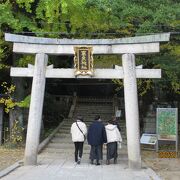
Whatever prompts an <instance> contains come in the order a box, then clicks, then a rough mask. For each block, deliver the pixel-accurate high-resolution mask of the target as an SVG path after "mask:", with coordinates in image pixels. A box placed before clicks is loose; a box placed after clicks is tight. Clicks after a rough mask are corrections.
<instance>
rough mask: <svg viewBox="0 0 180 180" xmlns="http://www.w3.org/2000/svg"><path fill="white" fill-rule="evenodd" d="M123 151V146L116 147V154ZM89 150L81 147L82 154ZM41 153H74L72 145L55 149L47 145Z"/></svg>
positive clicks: (104, 151)
mask: <svg viewBox="0 0 180 180" xmlns="http://www.w3.org/2000/svg"><path fill="white" fill-rule="evenodd" d="M124 149H125V148H124ZM124 151H126V150H123V148H122V149H118V154H120V153H122V152H124ZM89 152H90V148H89V149H83V154H89ZM42 153H56V154H58V153H60V154H62V153H64V154H74V147H73V148H71V149H55V148H48V147H47V148H45V149H44V150H43V151H42ZM103 155H106V149H103Z"/></svg>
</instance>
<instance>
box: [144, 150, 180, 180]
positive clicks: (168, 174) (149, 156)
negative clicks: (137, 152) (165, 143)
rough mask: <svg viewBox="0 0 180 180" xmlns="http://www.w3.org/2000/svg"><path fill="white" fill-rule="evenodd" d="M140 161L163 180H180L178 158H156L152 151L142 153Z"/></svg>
mask: <svg viewBox="0 0 180 180" xmlns="http://www.w3.org/2000/svg"><path fill="white" fill-rule="evenodd" d="M142 160H143V161H144V162H145V163H146V165H147V166H148V167H150V168H152V169H153V170H154V171H155V172H156V173H157V174H158V175H159V176H160V177H162V179H164V180H180V158H179V157H178V158H158V153H156V152H154V151H142Z"/></svg>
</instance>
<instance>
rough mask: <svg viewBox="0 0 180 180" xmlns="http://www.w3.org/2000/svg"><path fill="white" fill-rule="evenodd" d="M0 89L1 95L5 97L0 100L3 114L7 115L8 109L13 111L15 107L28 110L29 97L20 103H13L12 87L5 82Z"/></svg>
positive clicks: (13, 88) (13, 87)
mask: <svg viewBox="0 0 180 180" xmlns="http://www.w3.org/2000/svg"><path fill="white" fill-rule="evenodd" d="M1 87H2V88H3V90H2V91H3V94H4V95H6V97H2V98H0V104H4V105H5V112H6V113H9V111H10V109H14V107H15V106H18V107H23V108H28V107H29V105H30V100H31V96H30V95H29V96H27V97H26V98H25V99H24V100H23V101H21V102H15V101H14V99H13V98H12V94H13V93H14V91H15V86H14V85H12V84H11V85H8V84H7V82H3V83H2V84H1Z"/></svg>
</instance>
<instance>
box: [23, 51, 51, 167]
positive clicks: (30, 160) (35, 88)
mask: <svg viewBox="0 0 180 180" xmlns="http://www.w3.org/2000/svg"><path fill="white" fill-rule="evenodd" d="M47 61H48V56H47V55H46V54H36V58H35V66H34V75H33V82H32V90H31V103H30V109H29V117H28V128H27V132H28V133H27V137H26V148H25V159H24V164H25V165H32V164H36V163H37V153H38V146H39V137H40V130H41V119H42V109H43V100H44V91H45V80H46V78H45V75H46V66H47Z"/></svg>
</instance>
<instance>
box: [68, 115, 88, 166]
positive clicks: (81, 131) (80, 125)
mask: <svg viewBox="0 0 180 180" xmlns="http://www.w3.org/2000/svg"><path fill="white" fill-rule="evenodd" d="M86 134H87V127H86V124H85V123H84V122H83V117H82V116H77V120H76V121H75V122H74V123H73V124H72V125H71V135H72V141H73V142H74V146H75V152H74V155H75V162H76V163H77V164H80V162H81V158H82V154H83V144H84V141H85V139H86Z"/></svg>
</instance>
